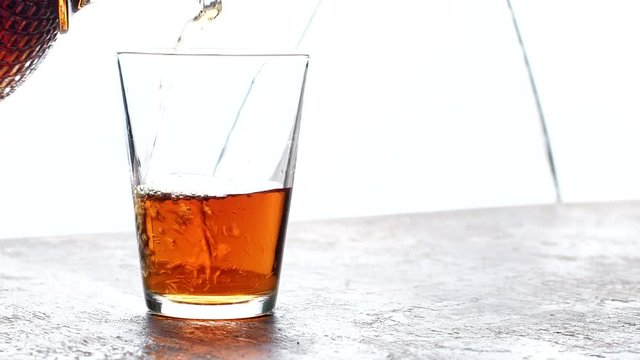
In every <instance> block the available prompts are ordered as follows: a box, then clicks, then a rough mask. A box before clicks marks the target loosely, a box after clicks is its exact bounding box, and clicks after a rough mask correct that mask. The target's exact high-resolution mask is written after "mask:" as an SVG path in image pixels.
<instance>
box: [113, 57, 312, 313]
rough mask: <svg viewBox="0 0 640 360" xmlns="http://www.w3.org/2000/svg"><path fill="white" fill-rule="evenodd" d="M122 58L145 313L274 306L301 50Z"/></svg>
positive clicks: (301, 79) (302, 70) (302, 72)
mask: <svg viewBox="0 0 640 360" xmlns="http://www.w3.org/2000/svg"><path fill="white" fill-rule="evenodd" d="M118 66H119V70H120V79H121V84H122V94H123V100H124V108H125V114H126V127H127V135H128V139H127V140H128V142H127V145H128V150H129V160H130V165H131V184H132V193H133V200H134V207H135V214H136V226H137V238H138V243H139V248H140V264H141V271H142V279H143V287H144V293H145V299H146V302H147V306H148V308H149V310H150V311H151V312H152V313H156V314H159V315H165V316H172V317H180V318H196V319H231V318H247V317H254V316H260V315H264V314H268V313H270V312H271V311H272V310H273V308H274V306H275V302H276V296H277V292H278V281H279V276H280V268H281V265H282V255H283V247H284V240H285V234H286V227H287V218H288V212H289V203H290V200H291V191H292V186H293V177H294V169H295V164H296V150H297V139H298V130H299V126H300V114H301V107H302V98H303V93H304V86H305V79H306V73H307V68H308V56H307V55H301V54H278V55H273V54H272V55H252V54H240V55H229V54H171V53H119V54H118Z"/></svg>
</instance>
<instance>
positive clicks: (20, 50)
mask: <svg viewBox="0 0 640 360" xmlns="http://www.w3.org/2000/svg"><path fill="white" fill-rule="evenodd" d="M57 34H58V2H57V1H56V0H29V1H25V0H0V100H2V99H4V98H5V97H7V96H9V94H11V93H12V92H13V91H14V90H15V88H16V87H17V86H18V85H19V84H20V83H21V82H22V81H24V79H25V78H26V77H27V76H28V75H29V74H30V73H31V72H32V71H33V70H34V69H35V68H36V67H37V65H38V62H39V61H40V60H41V59H42V58H43V57H44V55H45V54H46V52H47V50H48V49H49V47H50V46H51V45H52V43H53V42H54V40H55V38H56V36H57Z"/></svg>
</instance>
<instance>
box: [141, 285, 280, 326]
mask: <svg viewBox="0 0 640 360" xmlns="http://www.w3.org/2000/svg"><path fill="white" fill-rule="evenodd" d="M144 295H145V300H146V302H147V308H148V309H149V311H150V312H151V313H153V314H156V315H161V316H168V317H175V318H183V319H199V320H228V319H246V318H252V317H257V316H263V315H268V314H270V313H271V311H273V308H274V307H275V305H276V293H275V292H272V293H269V294H263V295H245V296H197V297H189V298H183V297H181V298H180V300H181V301H177V299H175V298H174V297H173V296H171V295H158V294H154V293H152V292H149V291H145V294H144ZM185 301H188V302H185Z"/></svg>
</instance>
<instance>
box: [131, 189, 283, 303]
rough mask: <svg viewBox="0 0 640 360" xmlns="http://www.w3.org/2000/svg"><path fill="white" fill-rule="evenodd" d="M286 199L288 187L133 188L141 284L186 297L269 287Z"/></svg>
mask: <svg viewBox="0 0 640 360" xmlns="http://www.w3.org/2000/svg"><path fill="white" fill-rule="evenodd" d="M289 199H290V189H276V190H268V191H262V192H257V193H251V194H239V195H229V196H224V197H213V196H198V195H186V194H171V193H163V192H154V191H149V190H146V189H141V188H139V189H137V191H136V192H135V206H136V225H137V229H138V241H139V246H140V256H141V267H142V273H143V281H144V285H145V289H146V290H148V291H151V292H153V293H155V294H159V295H165V296H167V297H169V298H171V299H173V300H175V301H184V302H192V303H220V302H224V301H233V299H234V298H235V299H243V298H247V297H251V296H253V295H260V294H267V293H270V292H272V291H275V290H276V288H277V285H278V277H279V271H280V264H281V260H282V250H283V249H282V248H283V245H284V244H283V243H284V235H285V231H286V223H287V216H288V207H289ZM220 296H223V298H220Z"/></svg>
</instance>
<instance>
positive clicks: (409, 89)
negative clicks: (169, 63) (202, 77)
mask: <svg viewBox="0 0 640 360" xmlns="http://www.w3.org/2000/svg"><path fill="white" fill-rule="evenodd" d="M183 1H184V0H156V1H151V0H94V3H93V4H91V5H90V6H88V7H87V8H85V9H83V10H82V11H81V12H79V13H78V14H76V15H75V16H74V17H73V18H72V19H71V20H72V22H71V31H70V32H69V33H68V34H65V35H63V36H61V37H60V38H59V40H58V42H57V43H56V45H55V46H54V48H53V49H52V50H51V52H50V54H49V55H48V57H47V58H46V60H45V61H44V62H43V63H42V65H41V66H40V69H39V70H38V71H37V72H36V73H35V74H34V75H33V76H32V77H31V78H30V79H29V80H28V81H27V82H26V83H25V84H24V85H23V86H22V87H21V88H20V89H19V90H18V91H17V92H16V93H15V94H14V95H12V96H10V97H9V98H8V99H7V100H5V101H3V102H2V103H0V170H1V171H2V176H1V177H0V191H1V192H2V197H1V198H0V199H1V200H0V238H2V237H25V236H39V235H59V234H69V233H87V232H111V231H130V230H133V226H134V223H133V212H132V203H131V196H130V187H129V175H128V164H127V156H126V152H125V150H126V149H125V142H124V133H123V130H124V128H123V117H122V105H121V98H120V90H119V83H118V77H117V69H116V64H115V57H114V53H115V51H116V50H120V49H133V48H138V47H168V46H171V44H172V43H173V40H174V39H175V34H176V33H177V32H179V29H180V28H181V26H182V23H183V14H182V13H181V11H182V10H180V9H184V7H182V6H179V4H181V2H183ZM225 1H226V2H225V3H224V10H223V14H222V16H225V17H228V20H225V21H228V23H229V24H233V25H229V26H228V27H227V28H225V31H222V30H221V32H220V36H219V37H216V38H212V39H211V43H210V46H211V47H225V48H228V47H238V48H245V49H246V48H254V49H256V48H267V49H270V48H288V47H295V46H298V50H300V51H304V52H308V53H309V54H310V55H311V57H312V61H311V65H310V72H309V78H308V84H307V92H306V95H305V96H306V98H305V104H304V110H303V125H302V132H301V137H300V141H301V142H300V149H299V157H298V171H297V175H296V184H295V190H294V198H293V204H292V209H291V220H303V219H317V218H335V217H352V216H368V215H377V214H390V213H406V212H422V211H440V210H450V209H463V208H479V207H495V206H507V205H520V204H536V203H550V202H553V201H555V191H554V187H553V181H552V177H551V173H550V167H549V163H548V161H547V160H548V159H547V156H546V152H545V146H544V138H543V135H542V127H541V122H540V117H539V114H538V112H537V110H536V102H535V97H534V93H533V91H532V87H531V84H530V80H529V77H528V74H527V68H526V66H525V62H524V60H523V54H522V50H521V47H520V44H519V41H518V37H517V33H516V30H515V27H514V22H513V20H512V16H511V13H510V11H509V6H508V2H507V1H506V0H484V1H478V0H424V1H414V0H397V1H392V2H383V3H382V2H377V3H374V2H368V1H363V0H350V1H345V0H273V1H271V2H264V1H256V0H235V1H234V0H225ZM512 5H513V9H514V11H515V14H516V19H517V23H518V24H519V27H520V31H521V35H522V39H523V41H524V44H525V47H526V50H527V53H528V57H529V61H530V64H531V70H532V73H533V77H534V80H535V83H536V85H537V90H538V93H539V99H540V105H541V108H542V111H543V115H544V117H545V119H546V122H547V124H548V131H549V136H550V139H551V145H552V149H553V155H554V158H555V159H556V166H557V172H558V178H559V183H560V190H561V194H562V200H563V201H565V202H583V201H608V200H632V199H640V167H638V166H637V164H636V163H637V161H636V158H637V157H638V156H640V142H639V141H638V140H637V138H639V137H640V108H639V106H638V104H639V100H638V99H640V70H638V65H637V64H640V41H638V39H637V37H638V34H640V22H638V21H637V16H636V15H637V14H640V2H638V1H636V0H537V1H524V0H513V1H512ZM269 6H272V7H271V8H269ZM234 9H235V10H234ZM221 19H222V18H221ZM232 20H233V21H232ZM303 35H304V36H303Z"/></svg>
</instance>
